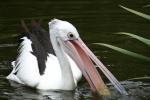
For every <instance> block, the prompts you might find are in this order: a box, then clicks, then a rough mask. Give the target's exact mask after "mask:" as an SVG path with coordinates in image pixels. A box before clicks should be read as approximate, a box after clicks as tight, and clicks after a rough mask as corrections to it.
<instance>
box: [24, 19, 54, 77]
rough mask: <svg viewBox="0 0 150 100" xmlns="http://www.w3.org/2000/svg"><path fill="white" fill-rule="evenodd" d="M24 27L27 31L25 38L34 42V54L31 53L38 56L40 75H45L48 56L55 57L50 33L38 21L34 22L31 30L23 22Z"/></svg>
mask: <svg viewBox="0 0 150 100" xmlns="http://www.w3.org/2000/svg"><path fill="white" fill-rule="evenodd" d="M22 26H23V28H24V30H25V32H24V36H26V37H27V38H28V39H30V40H31V41H32V49H33V52H31V53H32V54H33V55H34V56H36V58H37V60H38V67H39V73H40V75H43V74H44V71H45V68H46V61H47V57H48V54H53V55H55V52H54V50H53V47H52V44H51V41H50V36H49V33H48V32H46V31H45V30H44V29H43V28H42V27H41V26H40V24H39V23H38V22H36V21H34V22H32V28H31V30H29V29H28V28H27V26H26V25H25V23H24V21H22Z"/></svg>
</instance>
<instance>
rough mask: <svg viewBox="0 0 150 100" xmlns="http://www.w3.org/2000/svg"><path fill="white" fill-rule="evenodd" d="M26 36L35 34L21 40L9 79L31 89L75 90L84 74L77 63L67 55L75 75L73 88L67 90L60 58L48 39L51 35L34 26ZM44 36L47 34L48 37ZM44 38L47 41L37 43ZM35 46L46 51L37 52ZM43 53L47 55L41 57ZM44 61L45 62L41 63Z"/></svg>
mask: <svg viewBox="0 0 150 100" xmlns="http://www.w3.org/2000/svg"><path fill="white" fill-rule="evenodd" d="M38 32H39V33H38ZM26 34H33V35H30V36H23V37H22V38H21V40H22V42H21V43H20V46H19V51H18V52H19V54H18V57H17V59H16V61H13V62H12V67H13V70H12V72H11V73H10V74H9V75H8V76H7V79H10V80H13V81H16V82H18V83H21V84H25V85H28V86H31V87H35V88H37V89H44V90H48V89H54V90H55V89H61V90H73V89H74V88H75V87H76V86H77V82H78V81H79V80H80V79H81V77H82V73H81V71H80V70H79V68H78V67H77V65H76V64H75V62H74V61H73V60H72V59H71V58H70V57H69V56H68V55H67V54H65V55H66V57H67V58H68V61H69V63H70V66H71V72H72V73H73V80H74V81H73V83H74V84H73V85H72V87H69V88H65V86H64V85H65V83H63V76H62V71H61V67H60V64H59V61H58V58H57V57H56V55H55V52H54V51H53V48H52V46H51V41H49V40H48V39H46V36H47V37H48V36H49V34H48V33H46V32H44V31H43V30H42V28H41V27H40V26H39V25H34V26H33V27H32V33H26ZM42 34H45V35H46V36H44V35H42ZM39 36H40V38H39ZM42 38H44V39H46V40H44V41H41V43H40V42H39V43H37V42H38V41H40V39H42ZM35 42H36V43H35ZM34 45H38V46H42V49H44V50H42V49H41V48H37V49H38V50H37V49H35V48H34V47H36V46H34ZM43 45H46V46H48V47H44V46H43ZM47 48H49V49H51V50H47V52H46V49H47ZM36 50H37V51H36ZM40 50H41V51H40ZM43 51H44V52H43ZM34 53H36V54H34ZM41 53H43V54H44V53H46V55H43V54H42V55H41ZM39 57H41V58H39ZM45 57H46V58H45ZM44 58H45V59H44ZM43 59H44V62H42V61H41V60H43ZM43 63H45V66H44V65H41V66H39V65H40V64H43ZM44 67H45V68H44ZM68 81H69V80H68Z"/></svg>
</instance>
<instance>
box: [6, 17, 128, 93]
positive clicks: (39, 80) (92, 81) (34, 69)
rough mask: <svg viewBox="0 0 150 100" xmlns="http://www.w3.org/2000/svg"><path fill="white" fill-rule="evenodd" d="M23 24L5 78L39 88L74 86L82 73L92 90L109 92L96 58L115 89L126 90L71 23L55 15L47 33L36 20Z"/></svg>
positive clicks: (52, 88)
mask: <svg viewBox="0 0 150 100" xmlns="http://www.w3.org/2000/svg"><path fill="white" fill-rule="evenodd" d="M22 26H23V28H24V29H25V32H24V34H25V35H24V36H23V37H22V38H21V43H20V46H19V49H18V57H17V58H16V61H14V62H12V67H13V70H12V72H11V73H10V74H9V75H8V76H7V79H9V80H13V81H16V82H18V83H21V84H24V85H27V86H30V87H34V88H37V89H42V90H48V89H51V90H73V89H75V87H76V86H77V82H78V81H79V80H80V79H81V76H82V74H83V76H84V77H85V79H86V80H87V81H88V83H89V85H90V87H91V89H92V91H93V92H98V93H100V94H101V95H108V94H109V91H108V89H107V86H106V85H105V84H104V82H103V80H102V79H101V77H100V75H99V73H98V72H97V70H96V68H95V67H94V64H93V62H95V64H97V65H98V67H99V68H100V69H101V70H102V72H103V73H104V74H105V75H106V77H107V78H108V79H109V80H110V81H111V82H112V84H113V85H114V86H115V87H116V88H117V90H118V91H119V92H120V93H122V94H127V93H126V91H125V90H124V88H123V87H122V86H121V85H120V83H119V82H118V81H117V80H116V78H115V77H114V76H113V75H112V74H111V73H110V72H109V70H107V68H106V67H105V66H104V65H103V64H102V63H101V62H100V61H99V60H98V59H97V57H96V56H95V55H94V54H93V53H92V52H91V51H90V49H88V47H87V46H86V45H85V44H84V43H83V41H82V40H81V38H80V36H79V34H78V31H77V30H76V28H75V27H74V26H73V25H72V24H71V23H69V22H67V21H62V20H58V19H54V20H52V21H50V22H49V33H48V32H46V31H44V29H43V28H41V26H40V24H39V23H38V22H35V21H33V23H32V29H31V30H29V29H28V28H27V26H26V25H25V23H24V21H22ZM91 60H93V62H92V61H91Z"/></svg>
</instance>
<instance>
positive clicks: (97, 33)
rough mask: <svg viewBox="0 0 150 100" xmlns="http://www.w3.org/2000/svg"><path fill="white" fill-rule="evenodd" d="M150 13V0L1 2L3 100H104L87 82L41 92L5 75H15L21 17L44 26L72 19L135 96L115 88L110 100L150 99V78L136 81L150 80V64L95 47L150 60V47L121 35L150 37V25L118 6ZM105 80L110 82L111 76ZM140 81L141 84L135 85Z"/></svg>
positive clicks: (0, 85) (0, 80)
mask: <svg viewBox="0 0 150 100" xmlns="http://www.w3.org/2000/svg"><path fill="white" fill-rule="evenodd" d="M119 4H121V5H123V6H126V7H129V8H132V9H135V10H137V11H140V12H143V13H147V14H150V13H149V11H150V7H143V6H145V5H148V4H149V1H148V0H143V1H136V0H134V1H129V0H127V1H126V0H123V1H122V0H82V1H81V0H75V1H73V0H63V1H62V0H55V1H50V0H38V1H35V0H30V1H19V0H10V1H8V0H1V1H0V99H2V100H3V99H12V100H16V99H18V100H20V99H40V100H43V99H44V100H45V99H52V100H53V99H54V100H74V99H75V100H87V99H89V100H91V99H94V100H99V99H100V98H99V97H96V96H94V95H92V94H91V92H90V89H89V87H88V85H87V84H86V83H85V82H84V81H83V82H81V83H80V84H79V86H78V88H77V89H76V90H75V91H73V92H64V91H57V92H52V91H47V92H42V91H35V90H33V89H30V88H27V87H24V86H18V84H17V86H16V85H15V86H11V85H10V83H9V82H8V80H6V79H5V76H7V75H8V73H9V72H10V70H11V69H10V62H11V61H12V60H14V59H15V57H16V50H17V46H16V45H17V35H19V34H20V33H19V32H20V19H25V21H26V22H27V23H28V24H30V20H31V19H41V20H42V22H43V26H44V28H46V29H48V24H47V23H48V22H49V21H50V20H51V19H52V18H58V19H62V20H67V21H69V22H71V23H72V24H73V25H75V26H76V28H77V29H78V31H79V33H80V36H81V38H82V39H83V40H84V41H85V42H86V43H87V45H88V46H89V48H91V49H92V50H93V52H94V53H95V54H96V55H97V56H98V57H99V58H100V59H101V60H102V61H103V62H104V64H105V65H106V66H107V67H108V69H109V70H110V71H111V72H112V73H113V74H114V75H115V76H116V77H117V79H118V80H120V81H123V83H122V84H124V86H125V88H126V89H127V90H128V92H129V94H130V96H128V97H122V96H120V95H119V94H118V93H117V92H116V90H115V89H114V88H113V87H112V86H111V85H110V86H109V88H110V90H111V91H112V96H111V97H110V98H103V99H104V100H105V99H106V100H111V99H112V100H116V99H119V100H120V99H121V100H126V99H129V100H130V99H131V100H148V99H150V96H149V95H150V84H149V82H150V80H149V78H146V79H143V78H142V79H141V78H140V79H134V81H133V80H132V82H128V81H125V80H128V79H131V78H136V77H145V76H150V67H149V65H150V62H146V61H142V60H140V59H135V58H132V57H129V56H126V55H123V54H120V53H118V52H116V51H113V50H111V49H108V48H105V47H101V46H97V45H93V44H92V43H98V42H103V43H108V44H112V45H115V46H119V47H122V48H125V49H128V50H131V51H134V52H137V53H140V54H143V55H145V56H150V51H149V47H148V46H146V45H144V44H143V43H141V42H139V41H137V40H135V39H132V38H130V37H127V36H123V35H115V34H112V33H116V32H129V33H133V34H137V35H139V36H142V37H146V38H148V39H150V34H149V33H150V28H149V26H150V22H149V21H148V20H146V19H143V18H141V17H138V16H136V15H134V14H131V13H129V12H127V11H125V10H123V9H122V8H120V7H119V6H118V5H119ZM103 79H104V80H105V81H106V82H108V81H107V80H106V78H105V77H103ZM135 80H136V81H135Z"/></svg>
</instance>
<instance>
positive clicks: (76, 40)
mask: <svg viewBox="0 0 150 100" xmlns="http://www.w3.org/2000/svg"><path fill="white" fill-rule="evenodd" d="M49 29H50V36H53V38H55V40H56V42H57V44H59V45H61V47H62V48H63V50H64V51H65V53H67V54H68V55H69V56H70V57H71V58H72V59H73V60H74V61H75V63H76V64H77V66H78V67H79V69H80V70H81V71H82V74H83V76H84V77H85V78H86V80H87V81H88V83H89V85H90V86H91V89H92V90H93V91H98V92H100V93H101V94H103V95H106V94H108V93H109V92H108V90H107V87H106V85H105V84H104V82H103V81H102V79H101V77H100V75H99V73H98V72H97V70H96V68H95V66H94V64H93V62H92V61H91V60H92V59H94V58H95V57H96V56H95V55H94V54H93V53H92V52H91V51H90V50H89V49H88V47H87V46H86V45H85V44H84V43H83V41H82V40H81V38H80V36H79V33H78V31H77V29H76V28H75V27H74V26H73V25H72V24H71V23H69V22H67V21H62V20H58V19H54V20H52V21H51V22H49Z"/></svg>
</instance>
